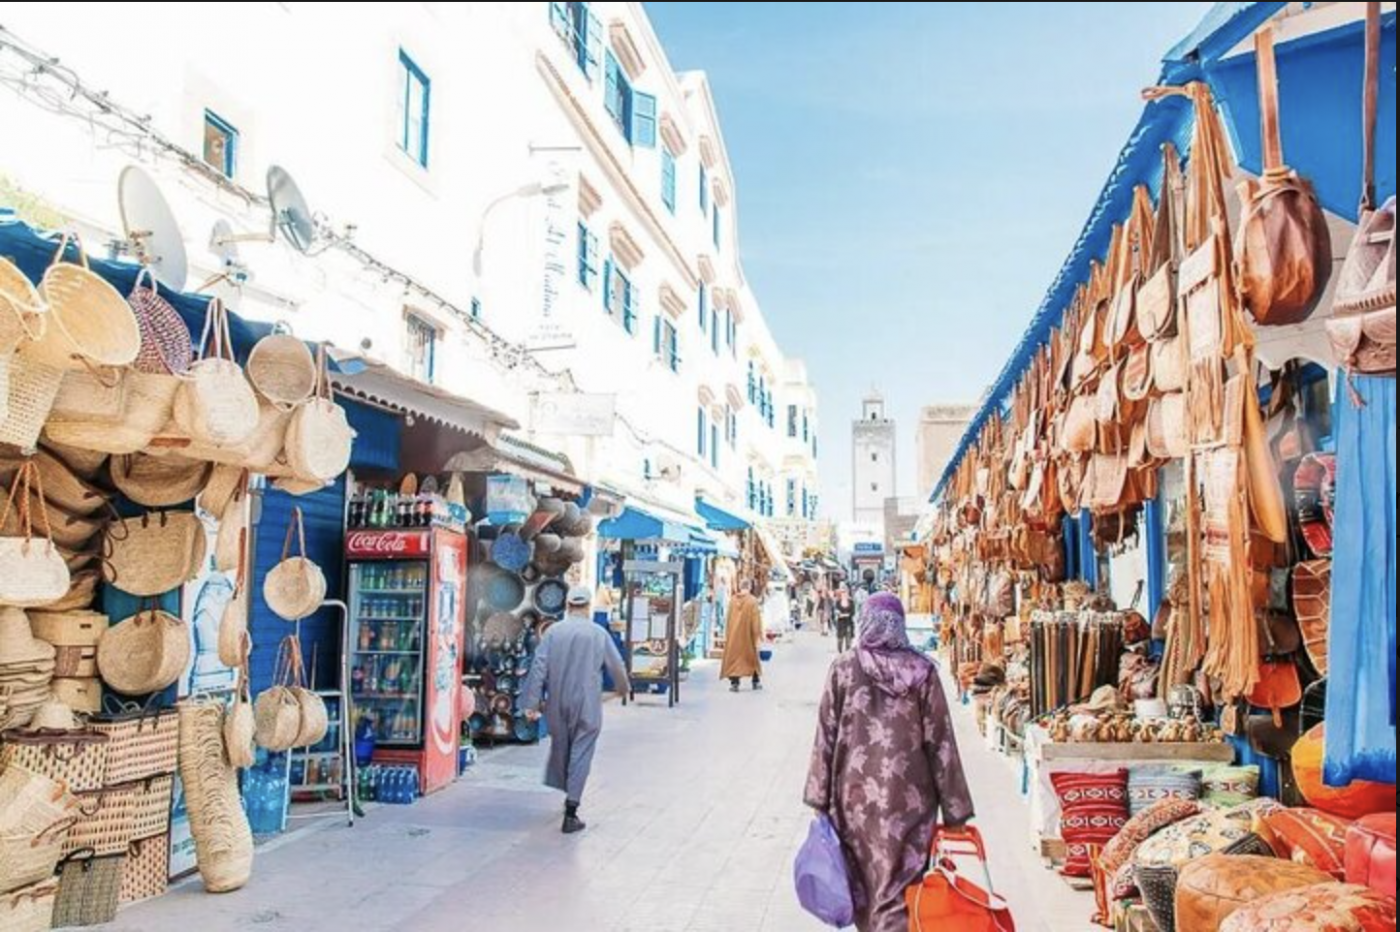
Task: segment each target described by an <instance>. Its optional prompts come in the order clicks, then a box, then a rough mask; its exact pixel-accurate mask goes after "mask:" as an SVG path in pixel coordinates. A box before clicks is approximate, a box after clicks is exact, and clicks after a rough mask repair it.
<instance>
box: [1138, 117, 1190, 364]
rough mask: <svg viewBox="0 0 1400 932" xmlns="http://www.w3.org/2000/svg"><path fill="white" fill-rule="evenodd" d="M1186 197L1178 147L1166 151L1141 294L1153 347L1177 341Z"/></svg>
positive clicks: (1141, 322) (1141, 312)
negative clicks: (1149, 255) (1182, 235)
mask: <svg viewBox="0 0 1400 932" xmlns="http://www.w3.org/2000/svg"><path fill="white" fill-rule="evenodd" d="M1184 194H1185V190H1184V186H1183V180H1182V177H1181V157H1180V156H1179V155H1178V154H1177V151H1176V147H1175V146H1173V145H1172V144H1171V143H1168V144H1166V145H1164V146H1163V147H1162V194H1161V196H1160V197H1159V198H1158V201H1157V218H1156V219H1157V223H1156V228H1155V229H1154V230H1153V234H1152V255H1151V258H1150V259H1149V260H1148V275H1147V280H1146V281H1144V282H1143V283H1142V287H1141V288H1139V289H1138V293H1137V316H1138V326H1139V327H1140V328H1141V329H1142V333H1143V335H1144V336H1145V337H1146V338H1147V339H1148V340H1149V341H1151V342H1153V343H1160V342H1162V341H1164V340H1169V339H1172V338H1174V337H1176V335H1177V333H1178V332H1179V327H1178V325H1177V321H1178V318H1177V269H1178V268H1179V266H1180V264H1181V239H1180V237H1181V228H1180V218H1181V211H1182V200H1183V197H1184Z"/></svg>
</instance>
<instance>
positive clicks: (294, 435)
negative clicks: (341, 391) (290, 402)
mask: <svg viewBox="0 0 1400 932" xmlns="http://www.w3.org/2000/svg"><path fill="white" fill-rule="evenodd" d="M354 440H355V432H354V431H353V430H351V429H350V424H349V422H348V421H346V419H345V409H344V408H342V407H341V406H340V405H338V404H336V403H335V402H333V401H330V400H327V399H325V398H316V399H313V400H312V401H308V402H307V403H306V404H304V405H302V406H301V407H300V408H298V409H297V411H296V413H295V414H293V415H292V422H291V424H289V425H288V427H287V461H288V463H289V464H290V465H291V468H292V472H293V474H295V475H296V476H297V477H298V478H301V479H310V480H321V481H328V480H331V479H334V478H335V477H336V476H338V475H340V474H341V473H343V472H345V470H346V468H347V467H348V466H349V465H350V450H351V447H352V446H353V443H354Z"/></svg>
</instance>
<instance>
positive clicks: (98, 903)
mask: <svg viewBox="0 0 1400 932" xmlns="http://www.w3.org/2000/svg"><path fill="white" fill-rule="evenodd" d="M125 864H126V851H125V850H123V851H122V852H121V853H120V854H115V855H105V856H104V855H99V854H98V853H96V852H94V851H92V850H91V849H85V850H82V851H74V852H70V853H69V854H68V855H67V856H65V859H64V862H63V864H62V865H61V866H60V868H59V875H58V876H59V879H58V899H57V901H56V903H55V904H54V911H53V922H54V925H55V926H56V927H58V928H68V927H70V926H96V925H103V924H104V923H108V922H111V921H112V920H113V919H115V918H117V897H118V894H119V893H120V892H121V885H122V871H123V868H124V867H125Z"/></svg>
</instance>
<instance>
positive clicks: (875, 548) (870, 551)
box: [851, 540, 885, 557]
mask: <svg viewBox="0 0 1400 932" xmlns="http://www.w3.org/2000/svg"><path fill="white" fill-rule="evenodd" d="M851 552H852V553H854V554H855V555H856V556H857V557H880V556H883V555H884V553H885V545H884V544H882V543H880V542H879V541H877V540H870V541H858V542H857V543H856V544H855V546H853V547H852V548H851Z"/></svg>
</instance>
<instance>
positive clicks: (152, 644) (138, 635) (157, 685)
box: [97, 609, 190, 696]
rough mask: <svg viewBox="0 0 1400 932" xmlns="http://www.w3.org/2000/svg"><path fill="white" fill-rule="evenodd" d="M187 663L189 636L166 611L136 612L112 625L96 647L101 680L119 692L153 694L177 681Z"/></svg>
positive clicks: (140, 694)
mask: <svg viewBox="0 0 1400 932" xmlns="http://www.w3.org/2000/svg"><path fill="white" fill-rule="evenodd" d="M189 661H190V633H189V629H188V628H187V627H186V626H185V623H184V622H183V621H182V620H180V619H179V618H176V617H175V616H174V615H171V614H170V613H168V612H162V611H159V610H155V609H153V610H149V611H146V612H138V613H137V614H135V615H133V616H131V617H130V618H128V619H126V620H125V621H122V622H120V623H118V624H117V625H115V626H113V627H112V628H111V629H110V630H109V631H107V633H106V634H104V635H102V640H101V642H100V643H99V644H98V645H97V668H98V670H99V671H101V673H102V679H104V680H106V681H107V684H108V685H109V686H111V687H112V688H113V689H114V690H116V691H117V692H119V693H125V694H126V695H128V696H144V695H147V694H149V693H157V692H160V691H161V690H162V689H165V688H166V687H167V686H170V685H171V684H173V683H174V682H175V681H176V680H178V679H179V678H180V674H181V673H183V672H184V670H185V667H186V666H187V665H188V664H189Z"/></svg>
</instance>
